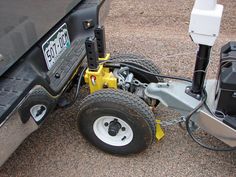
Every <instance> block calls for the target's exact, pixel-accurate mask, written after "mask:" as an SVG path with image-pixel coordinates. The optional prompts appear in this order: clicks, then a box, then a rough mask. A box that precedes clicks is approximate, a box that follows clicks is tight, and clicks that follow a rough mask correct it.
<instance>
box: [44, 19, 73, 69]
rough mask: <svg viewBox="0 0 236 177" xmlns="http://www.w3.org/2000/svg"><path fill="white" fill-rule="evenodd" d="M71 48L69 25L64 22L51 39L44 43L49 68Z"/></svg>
mask: <svg viewBox="0 0 236 177" xmlns="http://www.w3.org/2000/svg"><path fill="white" fill-rule="evenodd" d="M67 48H70V38H69V34H68V30H67V26H66V24H65V23H64V24H63V25H62V26H61V27H60V28H59V29H58V30H57V31H56V32H55V33H54V34H53V35H52V36H51V37H49V39H48V40H47V41H46V42H45V43H44V44H43V45H42V50H43V54H44V58H45V61H46V63H47V67H48V70H50V69H51V68H52V66H53V65H54V63H56V61H57V60H58V58H59V57H60V56H61V55H62V54H63V53H64V52H65V50H66V49H67Z"/></svg>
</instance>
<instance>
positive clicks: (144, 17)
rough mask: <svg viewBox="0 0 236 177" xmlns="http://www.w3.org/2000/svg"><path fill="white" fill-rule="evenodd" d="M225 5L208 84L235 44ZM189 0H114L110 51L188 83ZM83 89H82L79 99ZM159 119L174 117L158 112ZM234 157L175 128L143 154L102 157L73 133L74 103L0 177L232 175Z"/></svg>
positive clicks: (232, 19)
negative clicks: (142, 59)
mask: <svg viewBox="0 0 236 177" xmlns="http://www.w3.org/2000/svg"><path fill="white" fill-rule="evenodd" d="M220 2H221V3H222V4H224V5H225V13H224V19H223V23H222V30H221V34H220V37H219V38H218V40H217V43H216V45H215V46H214V48H213V53H212V62H211V68H210V70H209V76H208V77H210V78H213V77H215V74H216V72H217V66H218V62H219V56H218V54H219V50H220V47H221V46H222V45H223V44H225V43H226V42H228V41H229V40H236V10H235V9H236V1H235V0H221V1H220ZM192 5H193V0H178V1H171V0H165V1H163V0H145V1H143V0H135V1H134V0H119V1H118V0H113V1H112V4H111V12H110V14H109V17H108V19H107V22H106V29H107V30H106V31H107V42H108V50H109V51H110V52H111V53H113V54H117V53H137V54H142V55H145V56H147V57H150V58H152V59H153V60H154V61H155V63H156V64H158V65H159V67H160V68H161V69H162V72H163V73H165V74H172V75H180V76H186V77H191V76H192V70H193V66H194V65H193V64H194V62H195V52H196V45H194V44H193V43H192V42H191V40H190V38H189V37H188V34H187V30H188V21H189V14H190V11H191V9H192ZM84 95H86V89H83V90H81V97H83V96H84ZM157 116H158V117H159V118H160V119H169V118H172V117H174V116H176V114H175V113H174V112H172V111H169V110H167V109H165V108H163V107H160V108H159V110H158V111H157ZM235 167H236V153H235V152H234V153H233V152H231V153H225V152H212V151H208V150H206V149H203V148H201V147H199V146H198V145H197V144H195V143H194V142H193V141H192V140H191V139H190V137H189V136H188V135H187V133H186V132H185V131H183V130H182V129H180V128H179V127H178V126H174V127H168V128H166V136H165V138H164V139H163V140H161V141H160V142H156V143H154V144H153V145H152V146H151V147H150V148H149V149H147V150H146V151H145V152H142V153H140V154H137V155H133V156H128V157H117V156H112V155H109V154H105V153H103V152H101V151H100V150H98V149H96V148H95V147H93V146H92V145H90V144H89V143H88V142H87V141H86V140H85V139H84V138H83V137H82V136H81V134H80V133H79V132H78V130H77V125H76V105H74V106H73V107H72V108H70V109H67V110H58V111H56V112H55V113H54V114H52V115H51V116H50V117H49V118H48V120H47V121H46V122H45V123H44V125H43V126H42V127H41V128H40V129H39V130H38V131H37V132H35V133H33V134H32V135H31V136H30V137H29V138H27V139H26V140H25V142H24V143H23V144H22V145H21V146H20V147H19V148H18V149H17V151H16V152H15V153H14V154H13V155H12V157H11V158H10V159H9V160H8V161H7V162H6V163H5V165H4V166H3V167H2V168H1V170H0V176H1V177H5V176H34V177H36V176H81V177H89V176H113V177H118V176H125V177H128V176H130V177H131V176H135V177H137V176H175V177H177V176H194V177H195V176H196V177H197V176H199V177H200V176H201V177H202V176H219V177H223V176H227V177H228V176H236V170H235V169H236V168H235Z"/></svg>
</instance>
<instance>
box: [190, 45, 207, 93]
mask: <svg viewBox="0 0 236 177" xmlns="http://www.w3.org/2000/svg"><path fill="white" fill-rule="evenodd" d="M210 53H211V46H207V45H202V44H200V45H199V50H198V52H197V59H196V64H195V69H194V73H193V83H192V88H191V92H192V93H194V94H201V93H202V90H203V86H204V81H205V77H206V68H207V66H208V63H209V58H210Z"/></svg>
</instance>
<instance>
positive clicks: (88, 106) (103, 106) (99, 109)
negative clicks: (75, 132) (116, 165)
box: [78, 89, 155, 155]
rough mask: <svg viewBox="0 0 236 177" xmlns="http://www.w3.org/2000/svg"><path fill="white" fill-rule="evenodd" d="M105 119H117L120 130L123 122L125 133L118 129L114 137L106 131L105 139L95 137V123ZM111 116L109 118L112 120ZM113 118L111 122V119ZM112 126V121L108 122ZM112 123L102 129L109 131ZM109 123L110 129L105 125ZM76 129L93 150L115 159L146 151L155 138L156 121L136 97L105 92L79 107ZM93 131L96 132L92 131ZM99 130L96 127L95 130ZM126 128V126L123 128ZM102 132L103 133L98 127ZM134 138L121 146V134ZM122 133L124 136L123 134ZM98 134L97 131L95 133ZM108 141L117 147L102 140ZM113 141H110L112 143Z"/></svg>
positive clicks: (110, 90) (89, 98)
mask: <svg viewBox="0 0 236 177" xmlns="http://www.w3.org/2000/svg"><path fill="white" fill-rule="evenodd" d="M105 116H108V118H109V119H110V118H111V120H113V119H114V121H115V119H116V120H117V119H118V122H119V123H120V125H121V127H122V126H123V125H124V123H123V124H122V122H125V123H126V124H128V125H129V127H128V126H127V127H126V128H125V130H124V129H119V130H118V131H119V133H118V134H117V135H116V136H117V137H116V136H114V135H113V136H111V134H110V135H109V134H108V131H106V132H105V133H106V134H105V136H104V137H101V138H99V137H98V136H102V133H101V134H98V133H97V134H96V132H95V131H96V130H97V128H96V127H97V126H95V125H97V122H99V121H100V120H102V119H103V118H104V117H105ZM111 116H112V117H111ZM113 117H114V118H113ZM111 122H113V121H111ZM111 122H109V121H108V122H106V123H105V124H103V122H102V124H101V125H104V127H105V126H107V129H108V127H109V128H110V127H111ZM107 123H109V125H107ZM78 126H79V129H80V131H81V133H82V134H83V135H84V136H85V137H86V138H87V139H88V140H89V141H90V142H91V143H92V144H93V145H95V146H96V147H98V148H99V149H101V150H103V151H105V152H108V153H111V154H117V155H128V154H135V153H138V152H141V151H143V150H144V149H146V148H147V147H148V146H149V145H150V144H151V143H152V142H153V140H154V138H155V117H154V114H153V113H152V111H151V110H150V109H149V107H148V106H147V104H146V103H145V102H144V101H143V100H141V99H140V98H138V97H137V96H135V95H132V94H131V93H129V92H125V91H122V90H113V89H105V90H100V91H98V92H95V93H94V94H91V95H89V96H87V97H86V98H85V99H84V100H83V101H82V102H81V104H80V107H79V114H78ZM94 127H95V128H94ZM98 127H99V126H98ZM124 127H125V126H124ZM101 128H102V129H104V130H105V128H103V127H102V126H101ZM129 128H130V129H131V130H132V134H133V136H127V137H125V138H127V139H125V141H126V140H127V144H123V138H122V139H119V136H120V137H123V134H125V135H126V133H129V135H130V133H131V132H125V131H126V130H127V131H128V130H129ZM122 131H124V132H122ZM97 132H99V131H97ZM106 137H108V139H111V140H113V139H114V138H115V140H117V138H118V145H114V144H112V143H113V142H112V143H110V144H109V143H108V140H107V139H105V140H102V139H104V138H106ZM112 138H113V139H112Z"/></svg>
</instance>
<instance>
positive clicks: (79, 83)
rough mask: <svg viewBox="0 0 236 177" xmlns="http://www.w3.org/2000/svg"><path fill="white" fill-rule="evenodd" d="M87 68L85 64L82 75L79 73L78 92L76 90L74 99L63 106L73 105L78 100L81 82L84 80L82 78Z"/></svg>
mask: <svg viewBox="0 0 236 177" xmlns="http://www.w3.org/2000/svg"><path fill="white" fill-rule="evenodd" d="M86 69H87V66H84V68H83V69H82V71H81V72H80V75H79V78H78V82H77V87H76V92H75V95H74V96H73V100H72V101H70V102H69V103H67V104H66V105H65V106H63V108H68V107H70V106H72V105H73V104H74V103H75V102H76V100H77V98H78V96H79V91H80V87H81V82H82V79H83V76H84V73H85V71H86Z"/></svg>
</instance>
